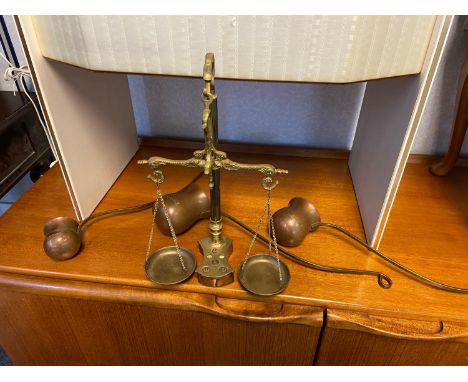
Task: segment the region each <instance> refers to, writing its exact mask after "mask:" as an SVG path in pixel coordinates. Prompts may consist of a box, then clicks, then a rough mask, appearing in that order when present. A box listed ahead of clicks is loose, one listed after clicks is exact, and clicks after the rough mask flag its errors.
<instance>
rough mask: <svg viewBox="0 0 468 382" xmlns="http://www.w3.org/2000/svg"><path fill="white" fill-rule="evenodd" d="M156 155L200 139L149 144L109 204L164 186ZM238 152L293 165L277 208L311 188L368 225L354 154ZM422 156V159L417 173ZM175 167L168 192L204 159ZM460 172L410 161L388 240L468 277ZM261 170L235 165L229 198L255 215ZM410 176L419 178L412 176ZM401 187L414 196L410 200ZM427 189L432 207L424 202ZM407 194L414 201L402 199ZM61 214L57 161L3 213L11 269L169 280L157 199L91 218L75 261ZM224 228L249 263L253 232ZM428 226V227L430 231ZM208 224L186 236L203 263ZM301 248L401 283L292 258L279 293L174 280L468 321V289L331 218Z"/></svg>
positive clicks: (310, 193) (185, 153)
mask: <svg viewBox="0 0 468 382" xmlns="http://www.w3.org/2000/svg"><path fill="white" fill-rule="evenodd" d="M151 155H161V156H166V157H170V158H177V159H179V158H188V157H189V156H191V151H190V150H181V149H170V148H164V149H158V148H155V147H142V148H141V149H140V151H139V152H138V154H137V155H136V157H135V158H134V160H132V161H131V163H130V164H129V165H128V166H127V168H126V169H125V170H124V172H123V173H122V174H121V176H120V177H119V178H118V180H117V181H116V183H115V184H114V186H113V187H112V188H111V190H110V191H109V192H108V194H107V195H106V197H105V198H104V199H103V201H102V202H101V203H100V205H99V206H98V208H97V211H102V210H105V209H109V208H116V207H124V206H129V205H134V204H139V203H142V202H146V201H149V200H151V199H152V198H154V195H155V190H154V187H153V184H152V183H151V182H150V181H148V180H147V179H146V175H147V174H148V169H147V168H146V167H144V166H138V165H137V164H136V160H137V159H140V158H148V157H149V156H151ZM230 157H231V158H232V159H233V160H239V161H243V162H251V163H265V162H266V163H272V164H274V165H276V166H278V167H282V168H286V169H288V170H289V171H290V173H289V174H288V175H283V176H280V177H278V179H279V181H280V184H279V186H278V187H277V188H276V189H275V190H274V192H273V193H272V198H273V199H272V208H273V210H276V209H278V208H281V207H283V206H285V205H287V203H288V201H289V199H291V198H292V197H295V196H302V197H306V198H308V199H310V200H311V201H312V202H314V203H315V204H316V206H317V208H318V210H319V212H320V213H321V216H322V219H323V220H324V221H327V222H333V223H336V224H339V225H341V226H343V227H345V228H347V229H349V230H351V231H352V232H354V233H356V234H357V235H358V236H360V237H363V231H362V225H361V221H360V215H359V211H358V208H357V204H356V200H355V196H354V192H353V186H352V183H351V179H350V176H349V173H348V169H347V163H346V161H345V160H343V159H326V158H294V157H287V156H277V157H275V156H272V155H259V154H256V153H255V152H254V151H253V152H251V153H248V154H246V153H242V154H234V153H233V154H231V155H230ZM412 166H415V167H414V168H415V173H414V174H413V172H412V170H411V168H412ZM164 172H165V174H166V182H165V183H164V184H163V185H162V191H163V193H168V192H174V191H177V190H179V189H180V188H182V187H183V186H184V185H185V184H186V183H187V182H188V181H189V180H190V179H191V178H192V177H193V176H195V175H196V174H197V173H198V170H196V169H186V168H176V167H169V166H166V167H165V168H164ZM412 174H413V175H412ZM417 174H419V175H417ZM454 174H455V177H456V179H455V180H454V181H453V185H452V186H448V187H447V183H443V182H447V180H446V179H436V181H437V182H440V183H438V184H439V186H438V187H435V186H434V185H433V183H432V182H433V179H432V178H429V177H430V174H429V173H428V172H427V168H426V167H418V165H408V170H407V173H406V174H405V177H404V179H403V182H402V189H401V192H400V195H399V196H398V198H397V200H396V204H395V211H394V212H393V213H392V217H391V219H390V221H389V224H388V232H387V235H386V236H385V238H384V241H383V243H382V249H383V251H384V252H385V253H386V254H387V255H388V256H390V257H393V258H394V259H395V260H397V261H400V262H402V263H403V264H405V265H407V266H409V267H412V268H414V269H415V270H417V271H419V272H421V273H423V274H426V275H427V276H429V277H433V278H435V279H437V280H439V281H441V282H445V283H451V284H454V285H457V286H460V287H468V282H467V278H466V275H467V272H468V270H467V261H468V259H467V252H466V248H467V235H466V229H467V220H466V219H467V216H468V214H467V209H466V208H467V193H466V189H467V179H468V176H467V174H466V169H456V171H455V172H454ZM457 174H459V175H457ZM260 181H261V176H260V175H259V174H254V173H246V172H227V171H226V172H223V175H222V182H221V187H222V191H221V197H222V207H223V209H224V210H225V211H227V212H229V213H231V214H233V215H234V216H236V217H237V218H239V219H240V220H242V221H243V222H245V223H247V224H249V225H250V226H254V225H255V223H256V222H257V219H258V216H259V213H260V212H261V209H262V207H263V204H264V202H265V198H266V195H265V192H264V191H263V190H262V188H261V186H260ZM407 182H408V185H407V186H405V184H406V183H407ZM199 184H201V185H203V187H206V188H207V179H206V177H203V178H202V179H200V180H199ZM463 190H465V192H464V191H463ZM408 193H409V194H408ZM406 194H408V195H409V196H408V198H410V199H411V200H410V201H408V202H404V199H405V196H404V195H406ZM400 198H403V199H402V201H401V202H400ZM416 201H417V202H418V203H419V204H418V206H419V207H421V206H422V207H423V209H420V208H416V206H412V203H416ZM401 203H402V204H403V207H402V208H400V207H399V205H400V204H401ZM405 203H406V204H405ZM424 206H432V207H431V208H424ZM425 212H426V214H424V213H425ZM428 214H429V215H428ZM56 216H73V210H72V206H71V203H70V201H69V198H68V195H67V192H66V188H65V184H64V182H63V179H62V177H61V174H60V171H59V169H58V168H57V167H55V168H53V169H52V170H50V171H49V173H47V174H46V175H45V176H44V177H43V178H41V179H40V180H39V181H38V182H37V183H36V184H35V185H34V186H33V187H32V188H31V189H30V190H29V191H28V192H27V193H26V194H25V195H24V196H23V197H22V198H21V199H20V200H19V201H18V202H17V203H16V204H15V205H14V206H12V207H11V208H10V209H9V210H8V211H7V212H6V213H5V215H4V216H3V217H2V218H1V219H0V237H1V242H0V272H2V273H5V274H16V275H28V276H38V277H44V278H51V279H54V280H64V281H82V282H93V283H98V284H103V285H120V286H126V287H141V288H149V289H158V288H161V287H158V286H155V285H153V284H152V283H151V282H150V281H148V280H147V279H146V277H145V274H144V270H143V265H144V260H145V250H146V245H147V240H148V235H149V229H150V222H151V212H150V211H149V210H148V211H145V212H141V213H137V214H131V215H126V216H120V217H115V218H112V219H109V220H101V221H99V222H96V223H94V224H92V225H90V226H89V228H88V229H87V231H86V234H85V245H84V248H83V250H82V252H81V253H80V254H79V255H78V256H76V257H75V258H73V259H71V260H68V261H65V262H55V261H53V260H51V259H50V258H48V257H47V256H46V255H45V254H44V253H43V250H42V241H43V236H42V227H43V224H44V223H45V222H47V221H48V220H49V219H50V218H53V217H56ZM224 228H225V234H226V235H227V236H229V237H230V238H232V239H233V241H234V251H233V254H232V255H231V258H230V261H231V264H232V265H233V266H234V268H235V269H237V267H238V265H239V263H240V261H242V259H243V258H244V256H245V253H246V250H247V246H248V243H249V239H250V237H249V236H248V235H247V234H246V233H245V232H243V231H242V230H240V229H239V228H238V227H237V226H235V225H233V224H232V223H230V222H228V221H225V225H224ZM419 229H422V231H418V230H419ZM207 234H208V225H207V222H206V221H200V222H199V223H197V224H196V225H195V226H194V227H193V228H192V229H190V230H189V231H188V232H186V233H185V234H183V235H180V243H181V245H183V246H184V247H187V248H188V249H190V250H191V251H192V252H193V253H194V254H195V256H196V258H197V262H198V263H199V262H200V261H201V254H200V253H199V251H198V245H197V239H199V238H201V237H203V236H206V235H207ZM170 243H171V240H170V238H168V237H164V236H162V235H161V234H159V233H156V235H155V241H154V248H155V249H156V248H159V247H163V246H166V245H169V244H170ZM264 250H265V247H264V246H263V245H261V244H256V246H255V252H259V251H264ZM293 252H295V253H296V254H298V255H300V256H303V257H304V258H307V259H309V260H312V261H316V262H319V263H323V264H327V265H334V266H342V267H352V268H358V269H372V270H377V271H382V272H384V273H386V274H388V275H389V276H391V277H392V279H393V282H394V285H393V287H392V288H391V289H389V290H384V289H382V288H380V287H379V286H378V284H377V280H376V279H375V278H374V277H370V276H354V275H339V274H331V273H325V272H319V271H315V270H310V269H306V268H304V267H302V266H299V265H297V264H295V263H292V262H291V261H289V260H285V262H286V264H287V265H288V266H289V268H290V271H291V281H290V284H289V287H288V288H287V289H286V290H285V292H283V293H282V294H281V295H278V296H275V297H271V298H259V297H256V296H253V295H251V294H249V293H248V292H246V291H245V290H243V289H242V288H241V286H240V285H239V283H238V282H237V280H236V281H235V282H234V283H232V284H229V285H227V286H225V287H222V288H210V287H206V286H203V285H201V284H199V283H198V281H197V280H196V278H195V277H192V278H191V279H190V280H189V281H187V282H186V283H183V284H180V285H177V286H174V287H166V288H165V289H170V290H179V291H185V292H189V293H203V294H213V295H216V296H217V297H220V298H233V299H238V300H256V301H266V302H271V303H285V302H289V303H296V304H304V305H311V306H317V307H322V308H324V307H326V308H330V309H333V308H339V309H343V308H345V309H346V310H349V311H360V312H367V313H373V314H379V315H382V316H394V317H405V318H422V319H427V318H434V319H436V320H439V319H442V318H443V319H447V320H448V319H453V320H461V321H468V296H466V295H457V294H453V293H448V292H444V291H440V290H436V289H434V288H430V287H428V286H426V285H423V284H421V283H420V282H418V281H415V280H413V279H411V278H409V277H407V276H406V275H404V274H402V273H401V272H399V271H398V270H395V269H394V268H392V267H391V266H389V265H387V264H386V263H384V262H382V261H381V260H379V259H377V258H375V256H373V255H371V254H370V253H368V252H367V251H363V250H362V249H360V248H359V247H357V246H356V245H355V244H353V243H352V242H351V241H350V240H348V239H345V238H343V237H341V236H339V235H337V234H335V233H333V232H332V231H329V230H327V229H326V228H320V229H319V230H318V231H317V232H315V233H312V234H310V235H309V236H308V237H307V238H306V240H305V241H304V242H303V244H302V245H301V246H299V247H297V248H294V250H293Z"/></svg>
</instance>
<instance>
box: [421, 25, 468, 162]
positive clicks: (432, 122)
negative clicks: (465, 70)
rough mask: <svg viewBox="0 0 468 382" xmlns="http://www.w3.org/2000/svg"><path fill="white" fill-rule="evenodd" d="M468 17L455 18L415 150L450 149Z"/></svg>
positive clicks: (467, 145)
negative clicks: (465, 26)
mask: <svg viewBox="0 0 468 382" xmlns="http://www.w3.org/2000/svg"><path fill="white" fill-rule="evenodd" d="M467 19H468V17H467V16H457V17H456V18H455V20H454V24H453V26H452V30H451V32H450V34H449V36H448V39H447V46H446V50H445V52H444V55H443V56H442V59H441V63H440V67H439V70H438V72H437V76H436V78H435V81H434V84H433V86H432V89H431V93H430V95H429V99H428V101H427V105H426V109H425V111H424V115H423V118H422V121H421V125H420V126H419V130H418V132H417V135H416V139H415V141H414V144H413V147H412V152H413V153H415V154H443V153H445V152H446V151H447V148H448V145H449V142H450V136H451V131H452V124H453V119H454V115H455V113H454V108H455V98H456V92H457V87H458V76H459V73H460V68H461V66H462V64H463V60H464V59H465V57H466V55H467V54H468V31H466V30H464V22H465V20H467ZM465 25H466V24H465ZM462 155H464V156H468V134H467V135H466V136H465V141H464V144H463V147H462Z"/></svg>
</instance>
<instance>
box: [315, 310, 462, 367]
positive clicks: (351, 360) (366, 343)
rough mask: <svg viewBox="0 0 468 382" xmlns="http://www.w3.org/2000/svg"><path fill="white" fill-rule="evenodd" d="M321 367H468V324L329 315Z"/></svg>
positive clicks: (323, 341)
mask: <svg viewBox="0 0 468 382" xmlns="http://www.w3.org/2000/svg"><path fill="white" fill-rule="evenodd" d="M317 364H318V365H468V324H467V323H461V322H450V321H435V320H434V321H420V320H406V319H399V318H390V317H382V316H376V315H368V314H364V313H353V312H345V311H338V310H330V311H328V312H327V322H326V326H325V329H324V333H323V336H322V342H321V345H320V351H319V355H318V359H317Z"/></svg>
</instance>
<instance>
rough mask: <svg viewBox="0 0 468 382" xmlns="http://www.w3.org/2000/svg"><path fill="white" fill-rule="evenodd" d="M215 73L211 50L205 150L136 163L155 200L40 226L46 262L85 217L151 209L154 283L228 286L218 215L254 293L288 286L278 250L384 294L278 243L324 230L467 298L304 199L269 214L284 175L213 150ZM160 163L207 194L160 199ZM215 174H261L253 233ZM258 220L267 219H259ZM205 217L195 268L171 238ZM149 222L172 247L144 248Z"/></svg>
mask: <svg viewBox="0 0 468 382" xmlns="http://www.w3.org/2000/svg"><path fill="white" fill-rule="evenodd" d="M214 72H215V62H214V55H213V53H207V54H206V56H205V64H204V66H203V80H204V81H205V84H204V87H203V92H202V102H203V105H204V108H203V113H202V128H203V132H204V136H205V148H204V149H203V150H197V151H195V152H194V153H193V156H192V157H191V158H189V159H185V160H176V159H167V158H162V157H156V156H154V157H151V158H149V159H147V160H140V161H139V162H138V163H139V164H145V165H148V166H149V167H150V168H151V174H149V175H148V178H149V179H150V180H152V181H153V182H154V183H155V186H156V199H155V200H152V201H150V202H148V203H144V204H140V205H137V206H131V207H123V208H117V209H114V210H108V211H103V212H99V213H95V214H93V215H91V216H89V217H88V218H86V219H85V220H83V221H82V222H80V223H78V222H77V221H76V220H74V219H71V218H68V217H57V218H54V219H52V220H50V221H49V222H47V223H46V224H45V226H44V235H45V239H44V250H45V252H46V254H47V255H48V256H49V257H51V258H52V259H54V260H59V261H61V260H68V259H70V258H72V257H74V256H75V255H76V254H77V253H79V251H80V248H81V246H82V238H83V232H84V226H85V225H86V224H87V223H89V222H90V221H91V220H94V219H97V218H100V219H101V218H104V217H111V216H115V215H121V214H127V213H132V212H139V211H143V210H145V209H148V208H151V207H153V219H152V223H151V230H150V235H149V241H148V247H147V251H146V261H145V272H146V275H147V277H148V278H149V279H150V280H152V281H153V282H154V283H156V284H163V285H172V284H178V283H181V282H183V281H185V280H187V279H189V278H190V277H191V276H192V275H193V273H194V272H195V271H196V273H197V276H198V280H199V282H200V283H201V284H203V285H207V286H210V287H221V286H223V285H226V284H229V283H231V282H232V281H233V280H234V271H233V269H232V267H231V265H230V264H229V261H228V259H229V255H230V254H231V252H232V240H231V239H230V238H228V237H227V236H225V235H223V233H222V228H223V223H222V221H223V216H224V217H225V218H227V219H229V220H231V221H232V222H234V223H235V224H236V225H238V226H239V227H241V228H242V229H244V230H245V231H247V232H248V233H249V234H251V235H252V239H251V241H250V245H249V247H248V250H247V253H246V255H245V257H244V260H243V262H242V263H241V265H240V267H239V271H238V279H239V282H240V284H241V285H242V286H243V287H244V288H245V289H246V290H247V291H249V292H251V293H253V294H256V295H260V296H271V295H275V294H278V293H281V292H282V291H284V290H285V289H286V287H287V286H288V282H289V279H290V273H289V270H288V267H287V266H286V264H285V263H284V262H283V261H281V260H280V258H279V253H281V254H282V255H283V256H285V257H287V258H288V259H290V260H291V261H294V262H296V263H298V264H300V265H302V266H304V267H307V268H311V269H314V270H318V271H324V272H332V273H339V274H352V275H365V276H373V277H377V282H378V285H379V286H380V287H382V288H384V289H388V288H390V287H391V286H392V280H391V279H390V277H388V276H387V275H385V274H384V273H382V272H377V271H373V270H367V269H352V268H338V267H332V266H327V265H322V264H318V263H315V262H312V261H310V260H307V259H304V258H301V257H299V256H297V255H295V254H293V253H292V252H290V251H287V250H286V249H284V248H283V247H280V246H278V243H279V244H281V245H282V246H286V247H295V246H298V245H300V244H301V243H302V241H303V240H304V238H305V237H306V235H307V234H308V233H309V232H314V231H315V230H317V229H318V228H319V227H326V228H329V229H333V230H336V231H338V232H340V233H341V234H343V235H344V236H346V237H347V238H349V239H352V240H354V241H356V242H357V243H359V244H360V245H361V246H362V247H364V248H366V249H367V250H368V251H370V252H372V253H373V254H375V255H377V256H378V257H380V258H381V259H383V260H384V261H386V262H387V263H389V264H391V265H392V266H393V267H395V268H398V269H400V270H401V271H403V272H404V273H406V274H407V275H409V276H410V277H412V278H414V279H417V280H418V281H420V282H422V283H424V284H426V285H429V286H431V287H433V288H437V289H441V290H444V291H447V292H453V293H461V294H468V288H459V287H456V286H452V285H447V284H443V283H440V282H438V281H435V280H432V279H430V278H428V277H426V276H423V275H421V274H419V273H417V272H415V271H413V270H411V269H409V268H407V267H405V266H404V265H402V264H400V263H398V262H396V261H395V260H393V259H391V258H389V257H388V256H386V255H384V254H383V253H381V252H379V251H378V250H376V249H374V248H373V247H371V246H370V245H368V244H367V243H366V242H365V241H363V240H361V239H360V238H358V237H356V236H355V235H353V234H352V233H351V232H349V231H347V230H345V229H344V228H342V227H340V226H338V225H335V224H332V223H326V222H322V221H321V219H320V215H319V213H318V211H317V209H316V208H315V206H314V205H313V204H312V203H311V202H310V201H308V200H307V199H304V198H301V197H295V198H293V199H291V200H290V202H289V204H288V206H286V207H283V208H281V209H279V210H278V211H276V212H275V213H274V214H272V212H271V191H272V190H273V189H274V188H275V187H276V186H277V184H278V181H277V180H276V179H275V178H274V177H275V175H277V174H287V173H288V171H287V170H284V169H279V168H276V167H275V166H273V165H271V164H248V163H238V162H234V161H232V160H230V159H229V158H228V157H227V154H226V153H225V152H222V151H219V150H217V149H216V144H217V142H218V118H217V95H216V91H215V87H214ZM165 165H175V166H184V167H199V168H201V169H203V172H202V173H201V174H199V176H201V175H203V174H205V175H208V177H209V189H210V196H208V195H207V194H206V193H205V192H204V191H203V190H202V189H201V188H200V187H199V186H198V185H196V184H195V181H196V180H197V179H198V178H199V176H197V177H196V178H195V179H193V180H192V182H191V183H189V185H188V186H187V187H185V188H183V189H182V190H180V191H178V192H176V193H174V194H168V195H165V196H163V195H162V193H161V190H160V185H161V184H162V183H163V182H164V174H163V172H162V170H161V167H162V166H165ZM221 169H225V170H228V171H239V170H249V171H258V172H260V173H261V174H262V175H263V177H262V180H261V185H262V187H263V189H264V190H265V191H266V193H267V198H266V203H265V206H264V208H263V211H262V213H261V216H260V218H259V219H258V224H257V226H256V229H252V228H251V227H249V226H247V225H246V224H244V223H242V222H241V221H239V220H238V219H236V218H235V217H234V216H232V215H230V214H228V213H227V212H225V211H223V210H222V209H221V199H220V181H221V178H220V177H221ZM168 206H169V207H168ZM265 215H266V216H267V220H266V222H265ZM208 217H209V219H210V220H209V221H210V222H209V226H210V235H209V236H208V237H204V238H202V239H200V240H199V241H198V243H199V246H200V249H201V252H202V253H203V262H202V264H200V265H199V266H198V268H196V261H195V257H194V255H193V254H192V253H191V252H190V251H189V250H188V249H186V248H183V247H180V245H179V242H178V239H177V234H179V233H182V232H184V231H186V230H187V229H189V228H190V227H191V226H192V225H193V224H194V223H195V221H197V220H199V219H202V218H208ZM265 223H266V224H267V229H268V236H267V237H264V236H262V235H261V234H260V233H259V230H260V228H261V227H262V225H263V224H265ZM156 225H157V226H158V228H159V231H161V232H162V233H163V234H165V235H168V236H172V239H173V241H174V245H173V246H169V247H165V248H160V249H158V250H156V251H154V252H152V250H151V246H152V242H153V236H154V231H155V226H156ZM257 239H259V240H260V241H262V242H263V243H265V244H267V245H268V253H267V254H256V255H251V252H252V248H253V245H254V243H255V241H256V240H257Z"/></svg>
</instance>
